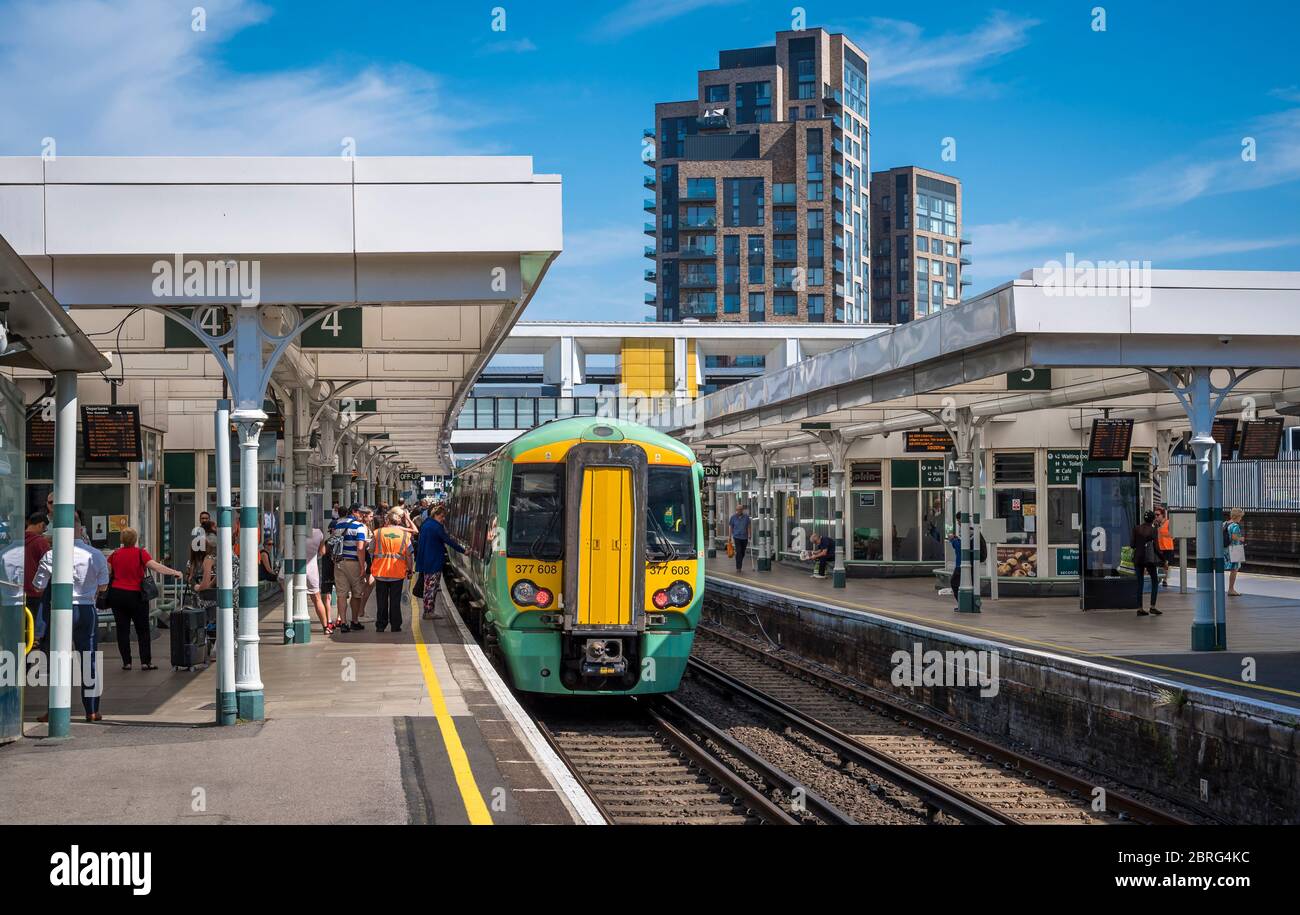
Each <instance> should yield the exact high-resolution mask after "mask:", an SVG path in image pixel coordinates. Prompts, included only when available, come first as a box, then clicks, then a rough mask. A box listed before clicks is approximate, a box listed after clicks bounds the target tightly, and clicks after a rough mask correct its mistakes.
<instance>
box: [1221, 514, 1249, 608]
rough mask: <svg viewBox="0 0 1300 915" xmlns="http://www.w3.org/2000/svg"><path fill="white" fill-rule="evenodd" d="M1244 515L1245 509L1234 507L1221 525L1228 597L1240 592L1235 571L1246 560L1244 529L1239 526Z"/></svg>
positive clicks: (1238, 569) (1238, 594)
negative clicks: (1225, 521) (1224, 546)
mask: <svg viewBox="0 0 1300 915" xmlns="http://www.w3.org/2000/svg"><path fill="white" fill-rule="evenodd" d="M1244 517H1246V513H1245V511H1243V510H1242V509H1240V508H1234V509H1233V510H1232V511H1230V512H1229V513H1228V523H1227V524H1225V525H1224V526H1223V529H1224V533H1225V534H1226V535H1227V536H1225V537H1224V541H1225V542H1226V552H1227V555H1226V556H1224V557H1223V568H1224V569H1225V570H1226V571H1227V572H1228V595H1229V596H1230V597H1241V592H1240V591H1238V590H1237V572H1239V571H1240V570H1241V566H1242V563H1244V562H1245V561H1246V529H1245V528H1243V527H1242V526H1241V519H1242V518H1244Z"/></svg>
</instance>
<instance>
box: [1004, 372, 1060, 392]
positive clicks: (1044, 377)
mask: <svg viewBox="0 0 1300 915" xmlns="http://www.w3.org/2000/svg"><path fill="white" fill-rule="evenodd" d="M1051 389H1052V370H1051V369H1035V368H1025V369H1021V370H1020V371H1018V372H1007V390H1008V391H1050V390H1051Z"/></svg>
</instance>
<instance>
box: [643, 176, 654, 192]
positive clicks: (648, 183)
mask: <svg viewBox="0 0 1300 915" xmlns="http://www.w3.org/2000/svg"><path fill="white" fill-rule="evenodd" d="M656 184H658V182H657V181H656V180H655V176H654V175H646V176H645V177H644V178H642V179H641V186H642V187H648V188H649V189H650V190H652V191H653V190H654V189H655V185H656Z"/></svg>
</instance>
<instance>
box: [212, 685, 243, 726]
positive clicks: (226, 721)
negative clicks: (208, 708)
mask: <svg viewBox="0 0 1300 915" xmlns="http://www.w3.org/2000/svg"><path fill="white" fill-rule="evenodd" d="M238 720H239V702H238V700H237V699H236V697H235V694H234V693H223V692H221V691H220V690H218V691H217V724H221V725H232V724H234V723H235V722H237V721H238Z"/></svg>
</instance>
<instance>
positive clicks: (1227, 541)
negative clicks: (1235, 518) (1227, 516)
mask: <svg viewBox="0 0 1300 915" xmlns="http://www.w3.org/2000/svg"><path fill="white" fill-rule="evenodd" d="M1231 523H1232V522H1231V521H1225V522H1223V525H1222V526H1221V527H1220V528H1219V532H1220V533H1221V534H1222V535H1223V548H1224V549H1225V550H1226V549H1227V548H1228V547H1230V546H1232V534H1230V533H1228V525H1230V524H1231Z"/></svg>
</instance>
